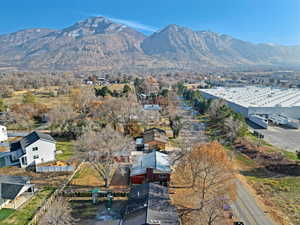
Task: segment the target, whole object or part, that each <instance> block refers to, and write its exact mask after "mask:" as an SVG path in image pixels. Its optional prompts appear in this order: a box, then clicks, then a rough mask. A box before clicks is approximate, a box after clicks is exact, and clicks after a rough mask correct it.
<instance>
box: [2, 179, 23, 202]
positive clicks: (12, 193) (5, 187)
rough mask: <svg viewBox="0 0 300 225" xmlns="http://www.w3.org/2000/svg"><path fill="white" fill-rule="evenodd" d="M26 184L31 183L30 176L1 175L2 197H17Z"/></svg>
mask: <svg viewBox="0 0 300 225" xmlns="http://www.w3.org/2000/svg"><path fill="white" fill-rule="evenodd" d="M26 185H29V178H28V177H23V176H7V175H0V198H2V199H10V200H12V199H15V198H16V197H17V196H18V194H19V193H20V191H21V190H22V189H23V187H24V186H26Z"/></svg>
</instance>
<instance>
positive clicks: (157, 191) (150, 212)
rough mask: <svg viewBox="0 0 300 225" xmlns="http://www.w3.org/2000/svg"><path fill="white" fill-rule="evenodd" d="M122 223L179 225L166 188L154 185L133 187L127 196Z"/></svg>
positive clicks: (134, 224) (128, 224)
mask: <svg viewBox="0 0 300 225" xmlns="http://www.w3.org/2000/svg"><path fill="white" fill-rule="evenodd" d="M123 222H124V223H123V224H124V225H142V224H154V223H159V224H160V225H179V218H178V215H177V212H176V208H175V207H174V206H173V205H172V204H171V202H170V198H169V193H168V188H167V187H164V186H161V185H159V184H154V183H147V184H141V185H137V186H134V187H133V188H132V189H131V192H130V195H129V200H128V205H127V208H126V212H125V215H124V220H123Z"/></svg>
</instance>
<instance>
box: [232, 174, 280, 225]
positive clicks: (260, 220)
mask: <svg viewBox="0 0 300 225" xmlns="http://www.w3.org/2000/svg"><path fill="white" fill-rule="evenodd" d="M236 185H237V199H236V201H235V202H234V203H233V204H232V210H233V215H234V217H235V218H238V220H239V221H241V222H244V224H245V225H276V224H275V223H274V222H273V221H272V220H271V219H270V217H269V216H268V215H267V214H266V213H265V212H264V211H263V210H262V209H261V208H260V207H259V206H258V204H257V203H256V200H255V198H254V197H253V196H252V195H251V194H250V193H249V191H248V190H247V189H246V187H245V186H244V185H243V184H242V183H241V182H240V181H239V180H237V182H236Z"/></svg>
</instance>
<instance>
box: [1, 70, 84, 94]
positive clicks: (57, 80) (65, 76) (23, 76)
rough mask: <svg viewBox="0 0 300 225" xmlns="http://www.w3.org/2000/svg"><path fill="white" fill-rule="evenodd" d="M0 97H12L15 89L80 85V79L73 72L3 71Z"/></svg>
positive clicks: (64, 87)
mask: <svg viewBox="0 0 300 225" xmlns="http://www.w3.org/2000/svg"><path fill="white" fill-rule="evenodd" d="M0 83H1V85H0V97H2V98H5V97H11V96H12V94H13V92H14V91H20V90H24V89H38V88H41V87H50V86H58V87H61V89H67V88H68V87H70V86H73V87H74V86H79V85H80V80H78V79H76V78H75V77H74V76H73V74H71V73H37V72H36V73H34V72H30V73H29V72H28V73H27V72H24V73H21V72H20V73H17V72H16V73H2V74H0Z"/></svg>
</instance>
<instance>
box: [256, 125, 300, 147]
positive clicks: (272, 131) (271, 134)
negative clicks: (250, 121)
mask: <svg viewBox="0 0 300 225" xmlns="http://www.w3.org/2000/svg"><path fill="white" fill-rule="evenodd" d="M254 130H256V131H258V132H259V133H261V134H263V135H264V136H265V137H264V140H265V141H267V142H268V143H270V144H272V145H274V146H276V147H278V148H281V149H283V150H286V151H289V152H296V151H299V150H300V129H298V130H294V129H286V128H282V127H275V126H269V127H268V129H254Z"/></svg>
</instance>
